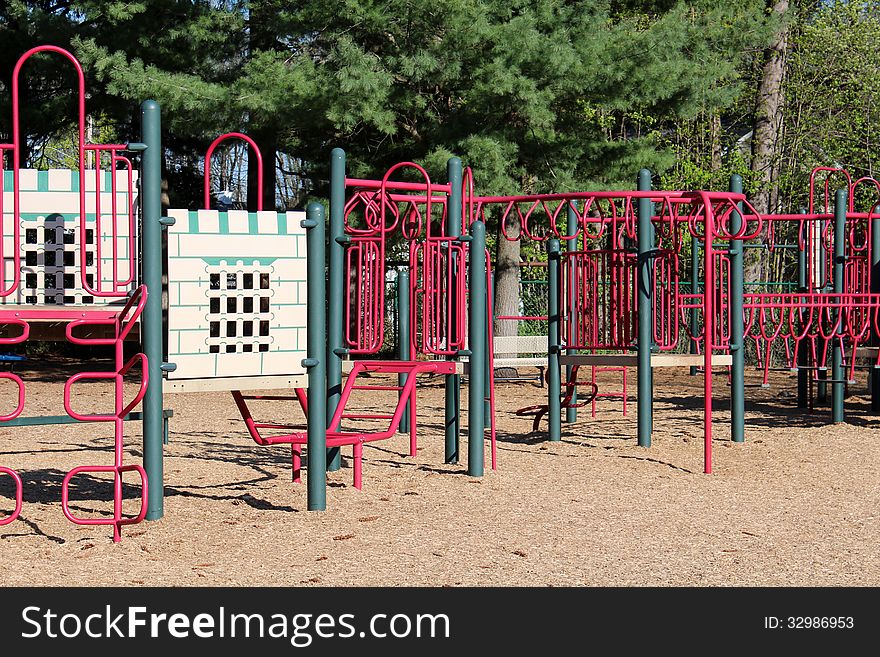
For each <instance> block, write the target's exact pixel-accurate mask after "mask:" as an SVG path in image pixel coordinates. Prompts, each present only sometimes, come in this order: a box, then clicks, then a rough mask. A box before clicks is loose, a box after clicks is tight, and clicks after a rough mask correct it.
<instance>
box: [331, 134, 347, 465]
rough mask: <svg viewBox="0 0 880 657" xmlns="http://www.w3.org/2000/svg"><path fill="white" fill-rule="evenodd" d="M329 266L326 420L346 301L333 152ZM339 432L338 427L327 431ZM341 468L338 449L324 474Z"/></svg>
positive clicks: (337, 158) (337, 390)
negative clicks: (344, 300) (344, 301)
mask: <svg viewBox="0 0 880 657" xmlns="http://www.w3.org/2000/svg"><path fill="white" fill-rule="evenodd" d="M327 254H328V257H329V260H330V262H329V263H328V264H329V267H328V272H327V288H328V289H329V290H330V294H329V297H328V301H329V307H328V308H327V418H328V419H332V418H333V414H334V413H336V407H337V405H338V404H339V397H340V394H341V393H342V351H343V346H342V328H343V327H342V322H343V314H344V313H343V310H344V309H343V307H342V304H343V299H345V151H344V150H342V149H341V148H334V149H333V150H332V151H331V152H330V242H329V244H328V245H327ZM330 429H331V430H338V429H339V424H337V426H335V427H330ZM341 465H342V458H341V456H340V450H339V448H338V447H332V448H331V449H329V450H328V451H327V470H329V471H330V472H335V471H336V470H339V468H340V467H341Z"/></svg>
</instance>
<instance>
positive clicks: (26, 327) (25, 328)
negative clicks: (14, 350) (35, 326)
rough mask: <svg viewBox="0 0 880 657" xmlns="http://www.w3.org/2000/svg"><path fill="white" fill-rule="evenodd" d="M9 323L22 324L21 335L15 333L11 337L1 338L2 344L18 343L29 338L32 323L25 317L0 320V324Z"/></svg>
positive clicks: (0, 342)
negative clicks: (24, 318)
mask: <svg viewBox="0 0 880 657" xmlns="http://www.w3.org/2000/svg"><path fill="white" fill-rule="evenodd" d="M7 324H11V325H13V326H20V327H21V335H14V336H12V337H11V338H0V344H18V343H20V342H24V341H25V340H27V339H28V336H29V335H30V334H31V325H30V324H28V323H27V322H26V321H24V320H23V319H4V320H3V321H2V322H0V325H7Z"/></svg>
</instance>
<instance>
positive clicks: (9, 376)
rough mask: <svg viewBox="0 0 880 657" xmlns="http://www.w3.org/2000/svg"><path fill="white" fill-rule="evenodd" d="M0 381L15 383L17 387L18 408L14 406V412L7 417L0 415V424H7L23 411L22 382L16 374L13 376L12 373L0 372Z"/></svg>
mask: <svg viewBox="0 0 880 657" xmlns="http://www.w3.org/2000/svg"><path fill="white" fill-rule="evenodd" d="M0 379H8V380H9V381H15V383H16V385H18V406H16V407H15V410H14V411H12V413H9V414H8V415H0V422H8V421H9V420H14V419H15V418H17V417H18V416H19V415H21V412H22V411H23V410H24V381H22V380H21V378H20V377H19V376H18V375H17V374H13V373H12V372H0Z"/></svg>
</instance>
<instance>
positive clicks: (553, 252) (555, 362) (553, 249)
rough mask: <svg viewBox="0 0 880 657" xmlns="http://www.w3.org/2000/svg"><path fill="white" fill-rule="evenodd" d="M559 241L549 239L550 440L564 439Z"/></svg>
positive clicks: (548, 362)
mask: <svg viewBox="0 0 880 657" xmlns="http://www.w3.org/2000/svg"><path fill="white" fill-rule="evenodd" d="M560 250H561V247H560V245H559V240H558V239H556V238H555V237H554V238H552V239H549V240H547V425H548V426H547V428H548V432H549V437H550V440H552V441H554V442H556V441H559V440H562V425H561V421H562V417H561V416H562V409H561V404H560V402H561V392H562V382H561V381H560V378H561V372H560V370H559V352H560V345H559V289H560V287H561V285H560V283H561V280H560V277H559V261H560V258H561V253H560Z"/></svg>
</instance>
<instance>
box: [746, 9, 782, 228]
mask: <svg viewBox="0 0 880 657" xmlns="http://www.w3.org/2000/svg"><path fill="white" fill-rule="evenodd" d="M767 4H768V9H771V10H772V11H773V13H775V14H777V15H778V17H779V19H780V25H779V30H778V32H777V33H776V35H775V36H774V38H773V41H772V42H771V44H770V46H769V47H768V48H767V49H766V50H764V55H763V62H764V63H763V66H762V68H761V80H760V82H759V83H758V102H757V107H756V109H755V122H754V130H753V133H752V166H751V169H752V171H753V172H754V173H755V174H756V175H755V180H756V182H757V184H758V187H757V189H756V190H755V191H754V193H753V194H752V199H751V201H752V204H753V205H754V206H755V210H757V211H758V212H759V213H768V212H771V211H773V210H775V209H776V208H775V207H773V206H774V203H775V198H776V197H777V194H775V193H773V188H774V186H775V184H776V178H777V171H776V168H777V167H776V160H777V156H778V153H779V141H780V136H781V133H782V100H783V88H782V80H783V77H784V74H785V51H786V46H787V43H788V22H787V21H786V13H787V12H788V0H767Z"/></svg>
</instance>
